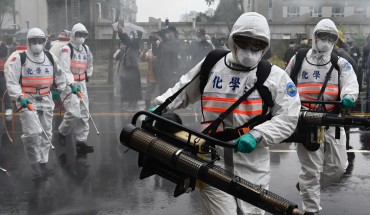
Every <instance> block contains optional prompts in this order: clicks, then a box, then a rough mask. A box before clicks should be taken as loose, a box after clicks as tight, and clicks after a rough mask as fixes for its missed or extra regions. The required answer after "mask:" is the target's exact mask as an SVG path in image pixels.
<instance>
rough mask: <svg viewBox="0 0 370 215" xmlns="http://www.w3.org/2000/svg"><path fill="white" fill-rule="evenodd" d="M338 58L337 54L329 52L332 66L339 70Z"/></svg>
mask: <svg viewBox="0 0 370 215" xmlns="http://www.w3.org/2000/svg"><path fill="white" fill-rule="evenodd" d="M338 60H339V56H338V55H336V54H334V53H331V56H330V61H331V64H332V65H333V66H334V68H335V69H336V70H337V71H338V72H340V68H339V66H338Z"/></svg>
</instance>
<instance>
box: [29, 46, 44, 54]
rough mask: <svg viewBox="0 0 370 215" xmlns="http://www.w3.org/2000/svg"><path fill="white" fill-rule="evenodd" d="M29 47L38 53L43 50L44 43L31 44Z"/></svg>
mask: <svg viewBox="0 0 370 215" xmlns="http://www.w3.org/2000/svg"><path fill="white" fill-rule="evenodd" d="M30 48H31V51H32V52H33V53H34V54H40V53H41V52H42V50H44V44H32V45H31V46H30Z"/></svg>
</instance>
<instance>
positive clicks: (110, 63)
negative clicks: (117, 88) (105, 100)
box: [107, 1, 121, 84]
mask: <svg viewBox="0 0 370 215" xmlns="http://www.w3.org/2000/svg"><path fill="white" fill-rule="evenodd" d="M120 14H121V2H120V1H117V10H116V16H115V17H114V18H115V19H114V20H113V23H114V22H118V20H119V17H120ZM116 39H117V32H116V31H114V30H113V35H112V40H111V43H110V49H109V56H110V57H109V61H108V80H107V82H108V84H112V83H113V58H112V56H113V51H114V47H115V44H116Z"/></svg>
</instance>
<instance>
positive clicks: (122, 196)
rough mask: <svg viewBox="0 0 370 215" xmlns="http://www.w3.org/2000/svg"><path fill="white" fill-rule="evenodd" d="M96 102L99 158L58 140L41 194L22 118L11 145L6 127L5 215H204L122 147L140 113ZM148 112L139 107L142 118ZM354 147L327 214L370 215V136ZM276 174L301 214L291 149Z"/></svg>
mask: <svg viewBox="0 0 370 215" xmlns="http://www.w3.org/2000/svg"><path fill="white" fill-rule="evenodd" d="M89 97H90V111H91V114H92V116H93V118H94V121H95V123H96V125H97V127H98V129H99V132H100V135H97V134H96V131H95V129H94V127H93V125H92V124H90V135H89V140H88V142H89V144H90V145H93V146H94V147H95V152H94V153H91V154H88V155H87V156H86V157H78V156H76V153H75V148H74V146H73V145H72V144H69V145H67V146H64V147H61V146H59V145H58V144H57V142H56V139H55V138H54V144H55V146H56V149H55V150H52V151H50V162H49V166H50V167H51V168H52V169H53V170H54V173H55V175H54V176H52V177H50V178H49V179H48V180H47V181H46V182H45V183H43V184H41V185H40V187H38V188H35V187H34V186H33V184H32V182H31V172H30V167H29V163H28V159H27V157H26V155H25V154H24V151H23V145H22V143H21V139H20V135H21V126H20V122H19V117H17V118H16V121H15V130H16V133H15V136H16V138H15V141H14V143H12V144H10V143H9V141H8V140H7V138H6V135H5V133H4V124H3V122H1V123H0V137H1V144H0V167H2V168H4V169H6V170H8V172H7V173H5V172H3V171H1V170H0V215H3V214H4V215H5V214H35V215H36V214H37V215H44V214H53V215H85V214H86V215H90V214H91V215H95V214H96V215H104V214H107V215H111V214H113V215H118V214H135V215H137V214H139V215H146V214H151V215H157V214H158V215H159V214H163V215H172V214H176V215H188V214H192V215H198V214H201V208H200V204H199V201H200V198H199V194H198V191H194V192H192V193H190V194H185V195H182V196H180V197H177V198H174V197H173V191H174V188H175V185H174V184H172V183H171V182H169V181H167V180H165V179H162V178H160V177H159V176H153V177H150V178H148V179H145V180H140V179H139V174H140V169H139V168H138V166H137V158H138V154H137V153H136V152H135V151H133V150H129V151H127V148H126V147H125V146H123V145H121V144H120V142H119V134H120V132H121V130H122V128H123V126H124V125H126V124H127V123H129V122H130V121H131V118H132V116H133V112H126V109H124V108H123V107H122V105H121V102H119V99H118V98H114V97H113V96H112V89H111V88H107V87H95V88H90V89H89ZM143 108H144V105H143V103H142V102H140V105H139V107H138V110H139V109H143ZM369 108H370V103H369V104H368V103H367V102H366V101H361V102H359V104H358V105H357V106H356V108H355V110H354V111H353V113H354V114H364V113H370V110H369ZM180 115H181V116H182V120H183V122H184V124H186V125H189V126H192V127H194V126H196V125H197V122H199V120H200V116H199V114H197V115H194V114H193V112H192V111H191V110H185V113H183V114H181V112H180ZM60 120H61V116H59V115H58V114H57V113H56V114H55V118H54V125H59V123H60ZM55 128H56V126H55ZM55 128H54V131H55ZM71 141H73V140H71ZM350 142H351V145H352V146H353V152H351V153H350V166H349V168H348V170H347V173H346V174H345V175H344V176H343V178H342V179H341V181H339V182H338V183H336V184H334V185H333V186H331V187H329V188H327V189H325V190H323V191H322V206H323V208H324V210H323V212H322V213H321V214H343V215H344V214H363V215H368V214H370V212H369V211H368V205H369V203H370V151H369V150H370V131H366V130H365V131H362V130H359V129H358V128H354V129H351V135H350ZM271 171H272V180H271V184H270V191H272V192H274V193H276V194H279V195H281V196H282V197H284V198H286V199H288V200H290V201H292V202H295V203H297V204H298V205H299V207H301V204H300V196H299V193H298V191H297V190H296V188H295V183H296V182H297V180H298V173H299V171H300V165H299V161H298V158H297V154H296V152H295V151H294V146H293V145H292V144H281V145H278V146H276V147H273V148H272V152H271Z"/></svg>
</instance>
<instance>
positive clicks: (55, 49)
mask: <svg viewBox="0 0 370 215" xmlns="http://www.w3.org/2000/svg"><path fill="white" fill-rule="evenodd" d="M62 32H64V34H65V35H67V36H64V35H62V34H59V36H58V40H56V41H53V42H51V48H50V50H49V51H50V52H51V53H53V54H54V55H55V56H56V57H57V58H60V53H61V51H62V48H63V47H64V46H66V45H67V44H68V43H69V40H70V34H71V32H70V31H67V30H63V31H62ZM68 35H69V36H68Z"/></svg>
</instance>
